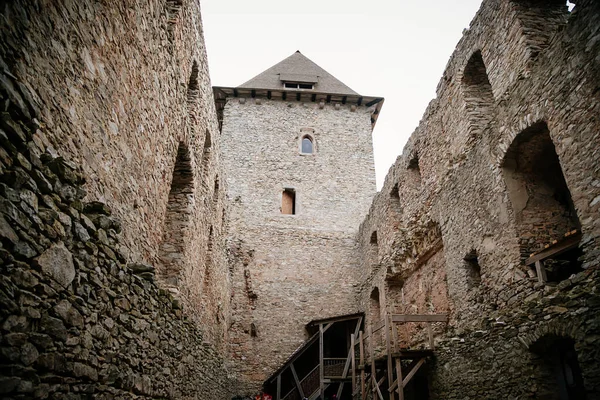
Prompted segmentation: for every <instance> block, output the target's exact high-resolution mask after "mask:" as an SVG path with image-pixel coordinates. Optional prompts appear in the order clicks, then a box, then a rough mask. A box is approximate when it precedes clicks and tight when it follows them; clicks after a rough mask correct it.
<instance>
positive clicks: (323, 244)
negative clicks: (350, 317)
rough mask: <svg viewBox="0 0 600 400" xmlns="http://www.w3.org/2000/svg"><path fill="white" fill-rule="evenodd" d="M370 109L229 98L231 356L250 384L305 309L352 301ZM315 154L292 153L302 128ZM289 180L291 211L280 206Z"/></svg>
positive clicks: (291, 345) (368, 174)
mask: <svg viewBox="0 0 600 400" xmlns="http://www.w3.org/2000/svg"><path fill="white" fill-rule="evenodd" d="M371 112H372V110H371V109H369V108H367V107H364V106H362V107H358V108H357V110H356V111H351V109H350V107H349V106H342V107H341V108H340V109H339V110H337V109H335V108H334V106H333V105H329V104H328V105H326V106H325V108H324V109H319V106H318V104H315V103H301V102H295V101H290V102H282V101H270V100H262V102H261V104H256V103H255V101H254V100H253V99H242V100H240V99H238V98H231V99H228V102H227V105H226V107H225V110H224V118H223V120H224V123H223V131H222V145H223V154H222V160H223V164H224V168H225V169H226V170H227V171H228V182H227V187H228V194H227V196H228V199H229V200H230V201H231V207H230V209H231V213H230V214H229V215H230V218H229V221H228V232H229V243H230V252H231V267H232V271H231V273H232V282H233V283H232V285H233V289H232V325H231V330H230V332H229V335H230V338H231V343H230V349H231V354H232V362H233V363H234V364H235V369H236V371H237V372H238V374H239V375H238V377H239V379H240V381H241V382H242V385H243V384H246V386H242V387H241V388H240V392H239V393H244V391H250V392H251V391H253V390H255V389H256V388H258V387H260V385H261V383H262V381H263V380H264V379H266V378H267V377H268V376H269V374H271V373H272V372H274V370H275V369H276V368H278V367H279V366H280V365H281V363H282V362H283V361H285V360H286V359H287V357H288V356H289V355H290V354H291V353H292V352H293V351H294V350H295V349H296V348H297V347H298V346H299V345H300V344H301V343H302V342H303V341H304V340H305V339H306V332H305V329H304V326H305V324H306V323H308V322H309V321H311V320H313V319H320V318H326V317H329V316H335V315H341V314H349V313H353V312H355V311H356V309H357V306H356V295H357V287H358V271H359V269H358V265H359V264H358V257H357V244H356V239H355V238H356V232H357V229H358V225H359V223H360V220H361V219H362V218H363V217H364V215H365V214H366V211H367V209H368V206H369V204H370V202H371V199H372V196H373V194H374V193H375V176H374V170H373V154H372V144H371V121H370V113H371ZM308 130H309V131H310V132H311V135H312V137H313V139H314V142H313V143H314V148H315V152H314V154H309V155H306V154H300V147H299V145H300V139H301V137H302V136H303V134H304V133H305V132H307V131H308ZM285 188H289V189H294V190H295V196H296V214H295V215H285V214H282V213H281V206H282V193H283V190H284V189H285Z"/></svg>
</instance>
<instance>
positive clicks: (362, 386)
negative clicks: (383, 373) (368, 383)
mask: <svg viewBox="0 0 600 400" xmlns="http://www.w3.org/2000/svg"><path fill="white" fill-rule="evenodd" d="M358 346H359V347H358V349H359V352H360V365H363V366H364V365H365V361H366V360H365V341H364V339H363V331H360V333H359V334H358ZM366 389H367V388H366V387H365V369H364V368H362V369H361V370H360V394H361V399H362V400H365V399H366V398H367V397H366V396H367V392H366Z"/></svg>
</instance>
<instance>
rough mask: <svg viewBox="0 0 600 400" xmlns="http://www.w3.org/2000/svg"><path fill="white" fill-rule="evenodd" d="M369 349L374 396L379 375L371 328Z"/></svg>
mask: <svg viewBox="0 0 600 400" xmlns="http://www.w3.org/2000/svg"><path fill="white" fill-rule="evenodd" d="M369 347H370V350H371V351H370V355H371V382H373V395H375V391H376V390H377V374H376V370H375V344H374V343H373V329H371V327H370V326H369Z"/></svg>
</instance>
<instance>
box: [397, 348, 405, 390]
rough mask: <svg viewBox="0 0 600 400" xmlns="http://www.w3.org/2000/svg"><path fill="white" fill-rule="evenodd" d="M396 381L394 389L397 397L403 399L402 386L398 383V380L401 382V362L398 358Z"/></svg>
mask: <svg viewBox="0 0 600 400" xmlns="http://www.w3.org/2000/svg"><path fill="white" fill-rule="evenodd" d="M396 381H397V382H398V384H397V387H398V389H396V392H397V393H398V399H399V400H404V387H403V386H402V385H400V382H402V363H401V362H400V359H399V358H397V359H396Z"/></svg>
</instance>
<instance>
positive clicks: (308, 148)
mask: <svg viewBox="0 0 600 400" xmlns="http://www.w3.org/2000/svg"><path fill="white" fill-rule="evenodd" d="M312 153H313V142H312V139H311V138H310V136H304V137H303V138H302V154H312Z"/></svg>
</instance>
